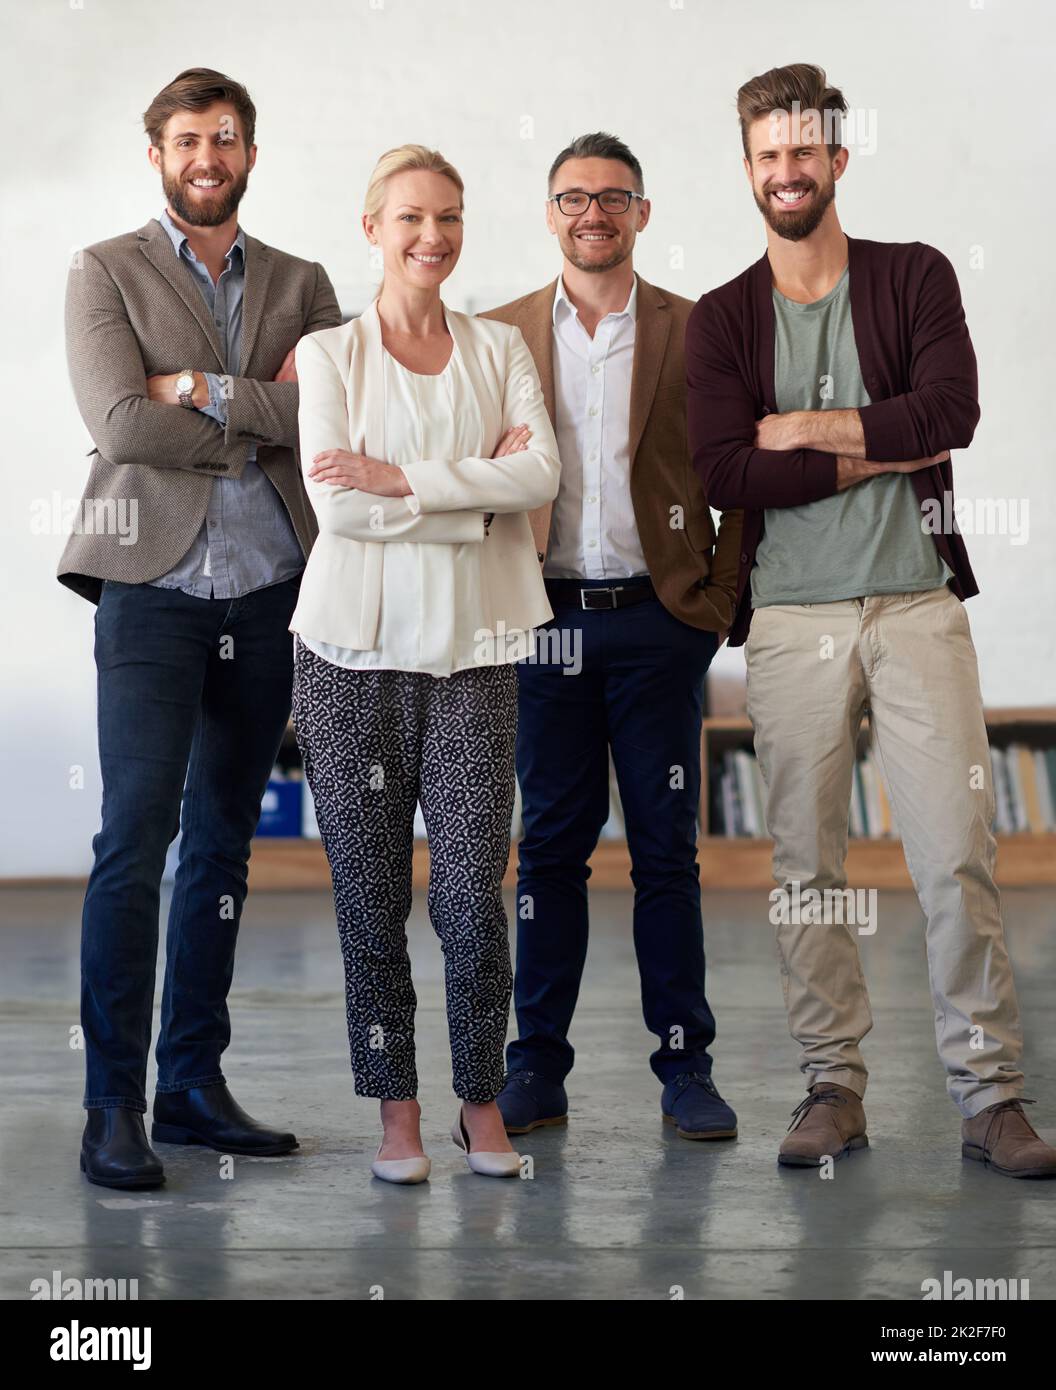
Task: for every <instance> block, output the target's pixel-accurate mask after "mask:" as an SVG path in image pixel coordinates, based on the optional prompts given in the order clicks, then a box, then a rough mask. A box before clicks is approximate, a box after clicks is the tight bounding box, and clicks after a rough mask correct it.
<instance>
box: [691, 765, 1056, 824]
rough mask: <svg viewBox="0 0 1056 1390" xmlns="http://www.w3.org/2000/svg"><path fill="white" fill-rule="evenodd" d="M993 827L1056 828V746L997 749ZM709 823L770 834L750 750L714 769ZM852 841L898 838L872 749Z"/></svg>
mask: <svg viewBox="0 0 1056 1390" xmlns="http://www.w3.org/2000/svg"><path fill="white" fill-rule="evenodd" d="M990 761H991V768H992V776H993V787H994V804H995V812H994V822H993V829H994V830H995V831H996V832H997V833H998V834H1001V835H1013V834H1017V833H1021V832H1030V833H1032V834H1035V835H1044V834H1051V833H1052V832H1054V831H1056V748H1031V747H1028V746H1027V745H1026V744H1023V743H1010V744H1008V745H1007V746H1005V747H992V748H991V749H990ZM709 773H710V775H709V779H708V781H709V786H710V788H711V793H710V806H709V814H710V827H711V833H712V834H713V835H720V836H724V837H726V838H728V839H738V838H743V837H745V836H753V837H755V836H765V835H766V833H767V832H766V794H765V788H764V786H763V780H762V775H761V773H760V771H759V764H758V762H757V760H756V757H755V754H754V752H753V751H751V749H749V748H745V747H741V748H732V749H727V750H726V751H725V752H722V753H720V754H717V755H716V756H715V757H713V759H712V761H711V766H710V768H709ZM847 820H848V831H849V834H850V837H851V838H852V839H881V840H882V839H891V838H897V835H898V831H897V829H896V827H895V823H894V816H893V814H892V810H891V802H890V798H889V797H888V792H887V786H886V784H885V782H884V778H883V774H882V773H881V771H880V767H879V762H878V759H877V758H876V757H875V755H874V752H873V750H872V748H871V747H869V748H867V749H866V751H865V753H864V754H863V755H862V756H861V757H859V758H858V759H857V760H856V762H855V765H854V771H853V776H852V778H851V787H850V795H849V799H848V807H847Z"/></svg>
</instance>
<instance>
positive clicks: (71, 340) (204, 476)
mask: <svg viewBox="0 0 1056 1390" xmlns="http://www.w3.org/2000/svg"><path fill="white" fill-rule="evenodd" d="M242 314H243V321H242V359H241V361H240V362H239V364H238V370H237V374H236V373H231V374H230V381H229V383H228V390H229V397H228V400H227V428H226V429H224V428H222V427H221V426H220V425H218V424H217V423H216V421H215V420H212V419H211V418H210V417H209V416H207V415H203V414H202V413H201V411H198V410H186V409H184V407H183V406H177V405H160V404H157V403H155V402H153V401H151V400H149V399H148V397H147V377H148V376H158V375H165V374H168V373H170V372H177V371H180V370H181V369H182V368H185V367H187V368H193V369H195V370H196V371H202V372H210V371H211V372H218V373H220V374H221V375H223V374H225V365H224V353H223V346H222V344H221V342H220V339H219V337H218V335H217V331H216V328H215V326H214V324H213V321H212V319H211V317H210V315H209V309H208V306H207V305H206V302H205V299H204V297H203V296H202V292H201V290H200V289H199V287H198V285H197V283H196V282H195V279H194V275H193V272H192V271H191V269H190V267H189V266H186V265H184V264H183V263H182V262H181V261H180V260H179V258H178V257H177V255H176V252H175V250H174V249H173V245H172V242H171V241H170V240H169V238H168V236H167V235H166V233H165V228H164V227H163V226H162V225H161V223H160V222H159V221H158V220H157V219H156V218H151V220H150V221H149V222H147V223H146V225H145V226H143V227H140V229H139V231H138V232H127V233H125V235H123V236H118V237H113V238H112V239H111V240H109V241H100V242H97V243H96V244H95V245H94V246H89V247H86V248H85V249H84V250H83V251H80V252H78V253H77V255H76V257H75V258H74V262H73V265H72V266H71V268H70V273H69V277H68V280H67V285H66V354H67V361H68V364H69V371H70V380H71V382H72V383H73V392H74V395H75V397H76V399H77V407H78V409H79V410H80V413H81V418H82V419H83V420H84V423H85V425H86V426H87V427H88V433H89V434H90V435H91V437H92V440H93V442H94V444H95V448H93V449H92V450H91V452H90V453H89V458H92V459H93V462H92V467H91V472H90V473H89V476H88V485H87V487H86V488H85V491H84V496H83V498H82V501H81V510H80V511H79V513H78V523H79V526H80V529H75V530H74V532H73V534H72V535H71V536H70V538H69V541H68V542H67V544H66V548H65V550H64V551H63V554H62V558H61V560H60V561H59V566H58V578H59V580H60V582H61V583H63V584H65V585H66V586H67V587H68V588H70V589H73V590H74V592H75V593H78V594H80V595H81V596H82V597H84V598H87V599H90V600H91V601H92V602H93V603H98V602H99V596H100V594H101V592H102V581H103V580H104V579H115V580H120V581H122V582H123V583H126V584H142V583H145V582H146V581H148V580H151V579H157V578H158V576H159V575H162V574H165V573H167V571H168V570H170V569H171V568H172V566H173V565H174V564H176V562H177V561H178V560H180V559H182V557H183V556H184V555H185V554H186V553H187V550H188V548H189V546H190V545H191V543H192V541H193V540H194V538H195V536H196V535H197V534H198V531H199V529H200V528H201V524H202V520H203V518H204V517H205V513H206V509H207V507H208V505H209V494H210V492H211V490H212V487H213V479H214V478H218V477H224V478H238V477H240V476H241V474H242V470H243V468H244V467H245V462H246V455H247V452H248V446H249V443H250V441H253V442H255V443H256V445H257V462H258V463H259V464H260V467H261V468H262V469H263V470H264V472H265V473H266V474H267V476H268V477H269V478H270V479H271V481H272V483H273V484H274V485H275V487H276V489H277V491H278V493H279V495H280V497H281V498H282V501H283V503H284V504H285V507H286V510H287V511H288V512H289V515H290V520H291V522H292V523H293V528H294V531H295V532H296V535H297V539H298V541H299V542H300V545H301V549H302V550H303V551H304V554H305V556H306V557H307V555H308V552H309V551H310V550H311V548H312V543H313V541H314V540H315V537H316V533H317V529H318V528H317V526H316V520H315V513H314V512H313V511H312V508H311V507H310V506H309V505H308V499H307V496H306V494H305V491H304V485H303V483H302V481H301V472H300V468H299V466H298V463H297V458H296V455H295V449H296V446H297V402H298V389H297V383H296V382H292V381H290V382H285V381H275V380H274V379H273V378H274V376H275V373H276V372H277V371H278V370H279V368H280V367H281V366H282V363H283V359H284V358H285V356H286V354H287V352H289V350H290V348H292V347H294V346H295V344H296V343H297V341H298V339H299V338H301V337H303V336H304V334H306V333H313V332H315V330H316V329H319V328H333V327H336V326H337V325H338V324H339V323H340V322H341V311H340V309H339V308H338V304H337V297H336V295H335V294H334V289H333V286H332V285H331V283H330V281H329V279H328V278H327V274H326V271H325V270H324V269H323V267H322V266H321V265H318V264H315V263H313V262H311V261H305V260H301V259H300V258H299V257H297V256H289V255H287V254H286V253H285V252H284V251H277V250H276V249H275V248H274V247H273V246H265V244H264V243H263V242H262V241H258V240H257V238H256V237H252V236H249V235H248V233H247V235H246V284H245V295H244V298H243V301H242ZM93 456H94V457H93ZM131 502H135V504H136V523H137V530H138V536H137V538H136V541H135V544H132V545H124V544H122V543H121V541H122V536H121V535H119V534H118V532H117V530H116V528H115V527H114V526H113V525H107V524H106V517H107V515H108V513H109V514H111V515H112V514H113V513H114V512H115V509H120V511H119V512H118V514H119V515H120V514H121V512H124V513H125V514H126V515H127V514H128V513H127V511H126V510H125V509H127V508H129V505H130V503H131Z"/></svg>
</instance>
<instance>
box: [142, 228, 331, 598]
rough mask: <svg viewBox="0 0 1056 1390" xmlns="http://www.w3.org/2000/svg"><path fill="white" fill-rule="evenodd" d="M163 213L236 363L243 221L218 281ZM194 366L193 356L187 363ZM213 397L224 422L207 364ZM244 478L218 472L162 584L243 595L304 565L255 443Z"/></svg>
mask: <svg viewBox="0 0 1056 1390" xmlns="http://www.w3.org/2000/svg"><path fill="white" fill-rule="evenodd" d="M158 221H159V222H160V223H161V225H162V226H163V227H164V228H165V230H166V232H167V233H168V234H169V239H170V240H171V242H172V245H173V249H174V250H175V252H176V254H177V256H179V257H180V258H181V259H182V260H183V261H184V263H185V264H186V265H188V266H189V267H190V269H191V271H192V272H193V274H194V278H195V280H196V281H197V282H198V285H199V287H200V289H201V291H202V295H203V297H204V298H205V302H206V304H207V305H208V306H209V312H210V314H211V315H212V319H213V323H214V324H215V325H216V330H217V333H218V335H219V337H220V341H221V343H224V344H225V346H226V350H227V360H226V362H225V363H224V366H225V368H226V370H227V373H228V374H229V375H234V374H236V373H237V371H238V364H239V357H240V354H241V351H242V299H243V294H244V291H245V285H246V240H245V235H244V233H243V231H242V228H241V227H240V228H239V229H238V235H237V236H236V237H235V240H234V241H233V242H232V244H231V249H230V250H229V251H228V253H227V257H226V260H227V268H226V269H225V270H223V271H221V273H220V278H219V279H218V280H217V282H216V284H215V285H214V284H213V280H212V276H211V275H210V274H209V271H208V270H207V269H206V267H205V265H204V264H203V263H202V262H201V261H200V260H199V259H198V257H197V256H196V255H195V254H194V252H193V251H192V250H191V247H190V243H189V242H188V240H187V237H186V235H185V234H184V233H183V232H181V231H180V229H179V228H178V227H177V226H176V224H175V223H174V222H173V220H172V218H171V217H170V216H169V214H168V210H166V211H164V212H163V213H162V214H161V216H160V217H159V219H158ZM189 365H192V366H193V363H192V364H189ZM203 376H204V377H205V379H206V381H207V382H208V383H209V404H208V405H207V406H202V407H201V410H202V413H203V414H204V415H208V416H210V417H211V418H212V419H214V420H216V421H217V423H218V424H221V425H226V424H227V401H226V399H225V397H224V394H223V383H222V380H221V378H220V376H219V374H217V373H215V372H204V373H203ZM247 448H248V450H249V452H248V454H247V459H246V466H245V468H244V469H243V472H242V476H241V477H240V478H214V479H213V490H212V493H211V495H210V498H209V507H208V510H207V511H206V514H205V520H204V521H203V522H202V528H201V530H200V531H199V532H198V535H197V536H196V537H195V539H194V542H193V543H192V545H191V547H190V549H189V550H188V551H187V553H186V555H184V557H183V559H182V560H180V561H179V562H178V563H177V564H175V565H174V566H173V567H172V569H171V570H169V572H168V573H167V574H163V575H159V577H158V578H157V579H152V580H150V583H151V584H154V585H156V586H157V587H158V588H161V589H182V590H183V592H184V593H185V594H190V595H191V596H192V597H193V598H238V597H239V595H241V594H248V593H249V592H250V591H251V590H253V589H263V588H266V587H267V586H268V585H269V584H279V583H281V582H282V581H283V580H284V579H290V578H292V576H293V575H295V574H299V573H300V572H301V570H303V569H304V564H305V561H304V555H303V553H302V551H301V547H300V544H299V543H298V540H297V535H296V533H295V531H294V529H293V524H292V523H291V521H290V518H289V514H288V513H287V511H286V508H285V506H284V505H283V501H282V498H281V497H280V496H279V494H278V492H277V491H276V489H275V488H274V486H273V485H272V482H271V479H270V478H269V477H268V475H267V474H266V473H265V472H264V470H263V469H262V468H261V466H260V464H258V463H257V449H256V445H248V446H247Z"/></svg>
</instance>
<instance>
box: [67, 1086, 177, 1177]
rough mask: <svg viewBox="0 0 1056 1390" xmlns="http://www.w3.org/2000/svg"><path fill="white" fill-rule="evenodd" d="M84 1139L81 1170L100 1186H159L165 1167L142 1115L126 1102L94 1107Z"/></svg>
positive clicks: (90, 1112)
mask: <svg viewBox="0 0 1056 1390" xmlns="http://www.w3.org/2000/svg"><path fill="white" fill-rule="evenodd" d="M87 1115H88V1120H87V1123H86V1124H85V1126H84V1135H83V1137H82V1139H81V1172H82V1173H83V1174H84V1176H85V1177H86V1178H87V1179H88V1181H89V1182H94V1183H98V1184H99V1186H100V1187H160V1186H161V1185H162V1183H163V1182H164V1181H165V1170H164V1168H162V1166H161V1163H160V1161H159V1159H158V1156H157V1154H156V1153H155V1152H154V1150H153V1149H152V1148H151V1147H150V1145H149V1144H148V1143H147V1131H146V1128H145V1126H144V1124H143V1116H142V1114H141V1113H140V1111H138V1110H129V1109H128V1107H127V1106H124V1105H113V1106H107V1107H105V1108H102V1109H100V1108H97V1107H94V1106H93V1107H92V1108H91V1109H90V1110H88V1111H87Z"/></svg>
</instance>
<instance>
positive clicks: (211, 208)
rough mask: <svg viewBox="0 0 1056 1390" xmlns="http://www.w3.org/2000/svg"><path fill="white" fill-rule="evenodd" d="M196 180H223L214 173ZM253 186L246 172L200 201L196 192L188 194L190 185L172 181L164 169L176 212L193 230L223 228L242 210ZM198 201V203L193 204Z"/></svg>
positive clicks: (164, 182) (165, 184)
mask: <svg viewBox="0 0 1056 1390" xmlns="http://www.w3.org/2000/svg"><path fill="white" fill-rule="evenodd" d="M192 177H194V178H196V179H203V178H204V179H207V178H215V177H223V176H222V175H220V176H218V175H214V174H194V175H193V176H192ZM248 183H249V170H248V169H247V170H245V171H244V172H243V173H241V174H240V175H239V176H238V178H236V179H234V180H232V181H231V182H230V183H221V184H220V187H219V188H215V189H214V190H213V193H212V195H211V196H210V197H208V198H202V199H200V200H199V199H196V198H195V195H194V194H193V193H192V194H190V195H188V194H187V193H186V192H185V188H186V185H185V184H184V183H183V182H181V180H179V179H175V178H172V177H171V175H169V174H167V173H166V172H165V170H164V168H163V169H162V173H161V185H162V188H163V189H164V190H165V196H166V198H168V200H169V205H170V206H171V208H172V210H173V212H174V213H175V214H176V215H177V217H179V218H180V219H181V220H182V221H184V222H187V223H189V224H190V225H191V226H192V227H219V226H221V225H222V224H223V223H224V222H227V221H228V220H229V219H230V218H231V217H233V216H234V215H235V213H236V212H237V211H238V205H239V203H240V202H241V201H242V196H243V194H244V193H245V191H246V186H247V184H248ZM192 199H194V201H192Z"/></svg>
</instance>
